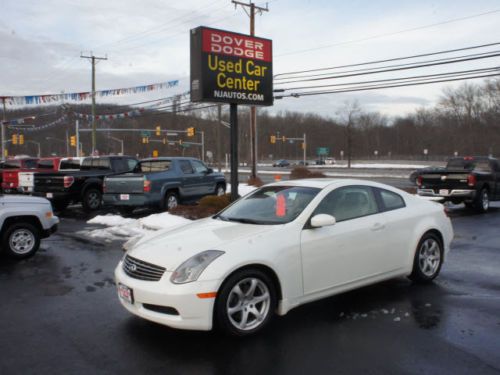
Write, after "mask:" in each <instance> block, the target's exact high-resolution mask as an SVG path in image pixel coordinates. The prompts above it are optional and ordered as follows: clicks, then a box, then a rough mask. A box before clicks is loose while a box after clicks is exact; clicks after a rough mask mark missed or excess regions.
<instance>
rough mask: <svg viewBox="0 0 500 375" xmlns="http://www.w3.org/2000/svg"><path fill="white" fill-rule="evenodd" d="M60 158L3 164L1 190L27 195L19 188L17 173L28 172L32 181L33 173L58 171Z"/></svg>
mask: <svg viewBox="0 0 500 375" xmlns="http://www.w3.org/2000/svg"><path fill="white" fill-rule="evenodd" d="M60 161H61V158H60V157H50V158H41V159H36V158H33V159H31V158H26V159H10V160H7V161H5V162H4V163H3V171H2V190H3V191H4V192H5V193H29V192H30V191H29V190H25V189H26V188H21V187H19V173H21V172H22V173H25V172H28V176H27V177H29V176H31V179H33V177H32V176H33V173H35V172H48V171H57V170H59V163H60Z"/></svg>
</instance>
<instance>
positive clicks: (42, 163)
mask: <svg viewBox="0 0 500 375" xmlns="http://www.w3.org/2000/svg"><path fill="white" fill-rule="evenodd" d="M36 167H37V168H39V169H54V160H50V159H49V160H39V161H38V163H37V165H36Z"/></svg>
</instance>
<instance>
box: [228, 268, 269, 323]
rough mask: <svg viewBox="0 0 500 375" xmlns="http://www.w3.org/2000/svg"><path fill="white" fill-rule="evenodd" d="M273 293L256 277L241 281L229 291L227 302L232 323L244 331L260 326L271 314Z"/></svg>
mask: <svg viewBox="0 0 500 375" xmlns="http://www.w3.org/2000/svg"><path fill="white" fill-rule="evenodd" d="M270 305H271V294H270V292H269V288H268V287H267V285H266V284H265V283H264V282H262V281H261V280H260V279H258V278H255V277H249V278H245V279H243V280H241V281H239V282H238V283H237V284H236V285H235V286H234V287H233V288H232V289H231V291H230V292H229V296H228V299H227V304H226V311H227V316H228V317H229V321H230V322H231V324H232V325H233V326H234V327H236V328H238V329H240V330H243V331H248V330H252V329H255V328H257V327H259V326H260V325H261V324H262V323H263V322H264V321H265V319H266V317H267V316H268V314H269V311H270Z"/></svg>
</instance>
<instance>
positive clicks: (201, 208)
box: [169, 194, 231, 220]
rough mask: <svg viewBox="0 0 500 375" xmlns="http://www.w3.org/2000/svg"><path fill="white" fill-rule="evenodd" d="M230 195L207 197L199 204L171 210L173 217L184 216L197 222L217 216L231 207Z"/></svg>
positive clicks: (180, 206)
mask: <svg viewBox="0 0 500 375" xmlns="http://www.w3.org/2000/svg"><path fill="white" fill-rule="evenodd" d="M229 203H231V202H230V195H229V194H225V195H222V196H220V197H218V196H215V195H207V196H206V197H203V198H201V199H200V201H199V202H198V204H196V205H192V206H187V205H178V206H177V207H175V208H172V209H171V210H169V212H170V213H171V214H172V215H177V216H182V217H185V218H186V219H191V220H197V219H203V218H205V217H209V216H212V215H215V214H216V213H217V212H219V211H220V210H222V209H223V208H225V207H226V206H227V205H229Z"/></svg>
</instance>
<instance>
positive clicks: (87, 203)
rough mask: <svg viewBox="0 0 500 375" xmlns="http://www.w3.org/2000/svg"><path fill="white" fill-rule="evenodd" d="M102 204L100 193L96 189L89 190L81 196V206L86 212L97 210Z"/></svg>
mask: <svg viewBox="0 0 500 375" xmlns="http://www.w3.org/2000/svg"><path fill="white" fill-rule="evenodd" d="M101 204H102V193H101V191H100V190H99V189H97V188H89V189H87V190H86V191H85V193H84V194H83V201H82V206H83V209H84V210H85V211H87V212H90V211H95V210H98V209H99V208H100V207H101Z"/></svg>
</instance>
